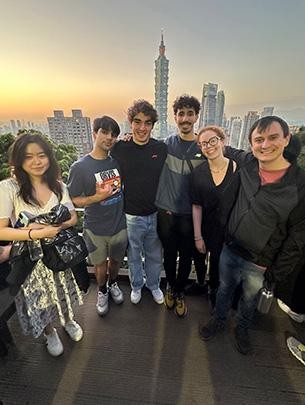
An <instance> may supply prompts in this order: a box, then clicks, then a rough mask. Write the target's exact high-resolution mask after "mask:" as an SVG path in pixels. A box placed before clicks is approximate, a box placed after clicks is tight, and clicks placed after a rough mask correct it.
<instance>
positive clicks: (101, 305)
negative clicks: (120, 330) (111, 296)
mask: <svg viewBox="0 0 305 405" xmlns="http://www.w3.org/2000/svg"><path fill="white" fill-rule="evenodd" d="M108 308H109V307H108V292H106V294H103V293H102V292H101V291H98V293H97V303H96V309H97V313H98V314H99V315H100V316H103V315H106V314H107V312H108Z"/></svg>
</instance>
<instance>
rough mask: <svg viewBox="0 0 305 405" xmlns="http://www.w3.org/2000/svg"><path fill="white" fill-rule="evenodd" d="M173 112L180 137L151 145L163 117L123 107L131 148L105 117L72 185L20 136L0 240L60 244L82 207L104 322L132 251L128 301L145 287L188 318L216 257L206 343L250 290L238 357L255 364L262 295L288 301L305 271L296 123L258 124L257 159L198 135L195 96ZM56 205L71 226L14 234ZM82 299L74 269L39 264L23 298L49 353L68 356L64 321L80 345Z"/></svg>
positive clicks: (21, 306) (24, 318)
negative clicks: (255, 323) (26, 216)
mask: <svg viewBox="0 0 305 405" xmlns="http://www.w3.org/2000/svg"><path fill="white" fill-rule="evenodd" d="M173 111H174V119H175V122H176V124H177V130H178V131H177V134H175V135H171V136H169V137H168V138H167V139H166V140H165V141H164V142H163V141H159V140H156V139H154V138H152V137H151V133H152V130H153V127H154V124H155V123H156V122H157V120H158V116H157V112H156V110H155V108H154V107H153V106H152V105H151V104H150V103H149V102H147V101H146V100H137V101H135V102H134V103H133V105H132V106H131V107H130V108H129V109H128V113H127V114H128V121H129V123H130V127H131V134H130V135H127V136H124V137H123V138H122V139H120V137H119V135H120V128H119V126H118V124H117V122H116V121H115V120H114V119H113V118H111V117H108V116H103V117H101V118H96V119H95V120H94V123H93V141H94V146H93V149H92V151H91V152H90V153H89V154H88V155H86V156H84V157H82V158H80V159H79V160H78V161H76V162H75V163H74V164H73V165H72V166H71V169H70V173H69V178H68V181H67V186H66V185H65V184H64V183H62V182H61V181H60V180H59V179H60V175H59V171H58V166H57V163H56V161H55V159H54V155H53V153H52V150H51V149H50V147H49V145H48V143H47V142H46V141H45V140H44V139H43V138H42V137H41V136H39V135H33V134H23V135H20V136H18V137H17V139H16V141H15V143H14V145H13V148H12V153H11V164H12V166H13V168H14V175H13V177H11V178H9V179H7V180H4V181H2V182H1V183H0V196H1V197H0V239H1V240H33V239H34V240H35V239H41V238H47V237H52V236H54V235H56V234H57V233H58V232H59V231H60V229H62V228H63V227H69V226H72V225H74V224H75V223H76V214H75V210H74V206H76V207H83V208H84V230H83V237H84V240H85V242H86V246H87V249H88V252H89V256H88V260H89V262H90V263H91V264H92V265H94V267H95V274H96V280H97V284H98V292H97V303H96V308H97V312H98V314H99V315H101V316H105V315H106V313H107V312H108V311H109V298H110V297H111V299H112V300H113V301H114V302H115V303H116V304H121V303H122V302H123V301H124V296H123V292H122V290H121V289H120V286H119V284H118V271H119V268H120V264H121V262H122V259H123V258H124V256H125V252H126V249H127V257H128V268H129V278H130V285H131V294H130V300H131V302H132V303H133V304H135V305H136V304H138V303H139V302H140V300H141V297H142V289H143V287H144V286H146V287H147V288H148V289H149V290H150V292H151V294H152V298H153V300H154V301H155V302H156V303H157V304H163V303H164V304H165V305H166V307H167V308H168V309H173V310H174V312H175V314H176V315H177V316H178V317H180V318H183V317H184V316H185V315H186V314H187V312H188V308H187V304H186V301H185V296H184V291H185V287H186V284H187V281H188V278H189V274H190V271H191V265H192V260H194V262H195V263H196V262H197V263H202V264H203V263H204V260H205V256H206V254H207V252H209V264H210V265H209V296H210V301H211V305H212V306H213V307H214V314H213V317H212V319H211V320H210V321H209V322H208V323H202V324H200V326H199V334H200V337H201V338H202V339H203V340H205V341H206V340H209V339H211V338H213V337H214V336H215V335H216V334H217V333H219V332H221V331H223V330H224V329H225V325H226V319H227V317H228V313H229V310H230V308H231V304H232V299H233V296H234V293H235V290H236V288H237V286H240V285H241V294H240V299H239V303H238V309H237V325H236V328H235V330H234V331H235V334H234V335H235V341H236V347H237V349H238V350H239V351H240V352H241V353H243V354H248V353H250V352H251V351H252V346H251V342H250V338H249V334H248V329H249V326H250V325H251V322H252V319H253V316H254V313H255V310H256V306H257V301H258V297H259V291H260V290H261V288H262V287H263V285H265V284H268V287H269V288H271V286H272V288H273V287H274V285H275V291H279V296H280V298H281V299H283V301H284V302H286V303H287V304H288V305H289V303H290V301H289V299H287V296H289V293H287V291H290V292H291V291H292V290H293V288H294V283H295V281H296V280H297V277H298V275H299V274H300V272H301V270H300V269H302V268H303V267H304V266H303V267H302V266H301V265H300V263H301V262H302V261H303V257H304V245H305V208H304V207H305V172H304V171H303V170H302V169H300V168H299V166H298V165H297V163H296V153H293V152H291V151H290V152H289V145H290V144H291V135H290V133H289V127H288V125H287V123H286V122H285V121H284V120H282V119H281V118H279V117H276V116H270V117H263V118H261V119H259V120H258V121H257V122H256V123H255V124H254V125H253V127H252V128H251V129H250V132H249V143H250V147H251V151H249V152H245V151H240V150H236V149H233V148H230V147H228V146H226V145H225V144H226V139H225V134H224V132H223V130H222V129H221V128H219V127H215V126H209V127H204V128H201V129H200V130H199V132H198V134H196V133H195V131H194V125H195V123H196V122H197V120H198V116H199V111H200V103H199V101H198V100H197V99H196V98H195V97H193V96H189V95H182V96H181V97H178V98H177V99H176V100H175V101H174V104H173ZM59 201H60V202H61V203H62V204H65V205H66V206H67V207H68V208H69V210H70V212H71V219H70V220H69V221H67V222H66V223H63V224H61V225H60V226H57V227H54V226H44V227H42V226H37V225H36V226H35V227H34V226H33V225H32V224H30V225H29V226H28V227H25V228H22V229H16V228H14V227H11V226H10V222H11V224H12V225H14V223H15V221H16V218H17V217H18V215H19V213H20V212H21V211H22V210H26V211H29V212H31V213H33V214H39V213H41V212H47V211H49V210H50V208H51V207H52V206H54V205H56V204H57V203H58V202H59ZM177 263H178V264H177ZM163 268H164V270H165V274H166V280H167V286H166V290H165V294H163V292H162V290H161V289H160V274H161V270H162V269H163ZM203 268H204V266H203ZM283 285H286V288H283ZM287 285H289V286H290V287H291V288H290V287H289V288H288V287H287ZM283 290H284V291H285V293H286V297H284V295H285V294H284V295H283V294H282V295H281V293H280V291H283ZM291 294H292V293H291ZM291 294H290V296H291ZM81 301H82V298H81V294H80V291H79V288H78V286H77V284H76V282H75V280H74V277H73V275H72V273H71V272H70V271H65V272H59V273H57V274H54V273H52V272H51V271H50V270H49V269H48V268H47V266H45V265H44V264H42V262H41V261H39V262H38V263H37V264H36V266H35V268H34V271H33V272H32V273H31V275H30V276H29V277H28V278H27V279H26V281H25V283H24V284H23V286H22V288H21V289H20V291H19V293H18V294H17V296H16V306H17V312H18V315H19V319H20V321H21V326H22V328H23V330H24V332H25V333H31V334H32V335H33V336H39V335H40V334H41V333H42V332H44V333H45V336H46V340H47V349H48V351H49V352H50V354H52V355H59V354H61V353H62V351H63V347H62V343H61V341H60V338H59V336H58V334H57V332H56V329H55V328H54V327H53V325H52V323H53V322H54V321H55V319H56V318H58V317H59V319H60V321H61V323H62V325H63V326H64V328H65V330H66V332H67V333H68V334H69V335H70V337H71V338H72V339H73V340H76V341H77V340H80V339H81V338H82V335H83V331H82V329H81V327H80V325H79V324H78V323H77V322H76V321H75V320H74V315H73V309H72V308H73V306H74V304H76V303H78V304H80V303H81Z"/></svg>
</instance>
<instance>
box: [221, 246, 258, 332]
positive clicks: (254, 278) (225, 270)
mask: <svg viewBox="0 0 305 405" xmlns="http://www.w3.org/2000/svg"><path fill="white" fill-rule="evenodd" d="M219 278H220V280H219V281H220V284H219V288H218V291H217V297H216V316H217V317H218V318H219V319H222V320H225V319H226V318H227V315H228V312H229V310H230V308H231V305H232V299H233V295H234V292H235V289H236V287H237V286H238V285H239V284H240V282H241V281H242V283H243V291H242V295H241V297H240V300H239V304H238V309H237V323H238V325H239V326H241V327H243V328H248V327H249V326H250V324H251V322H252V319H253V315H254V312H255V309H256V306H257V302H258V298H259V290H260V289H261V288H262V286H263V281H264V271H263V270H262V269H261V268H260V267H259V266H257V265H256V264H254V263H252V262H249V261H247V260H245V259H243V258H242V257H240V256H238V255H236V254H235V253H233V252H232V251H231V250H230V249H229V248H228V247H227V246H226V245H224V247H223V249H222V252H221V255H220V261H219Z"/></svg>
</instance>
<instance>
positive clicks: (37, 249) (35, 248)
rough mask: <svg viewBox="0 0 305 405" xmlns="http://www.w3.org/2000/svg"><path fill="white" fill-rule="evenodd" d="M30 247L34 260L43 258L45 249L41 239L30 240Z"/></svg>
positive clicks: (31, 256)
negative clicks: (43, 249)
mask: <svg viewBox="0 0 305 405" xmlns="http://www.w3.org/2000/svg"><path fill="white" fill-rule="evenodd" d="M28 248H29V252H30V258H31V260H32V262H37V261H38V260H39V259H42V258H43V251H42V248H41V243H40V240H39V239H35V240H30V241H28Z"/></svg>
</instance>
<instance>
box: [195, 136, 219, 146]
mask: <svg viewBox="0 0 305 405" xmlns="http://www.w3.org/2000/svg"><path fill="white" fill-rule="evenodd" d="M219 141H220V138H218V136H213V137H212V138H211V139H209V140H208V141H207V142H205V141H203V142H198V146H200V147H201V148H208V147H209V146H216V145H217V144H218V142H219Z"/></svg>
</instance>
